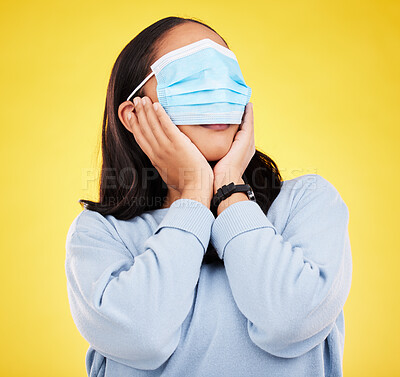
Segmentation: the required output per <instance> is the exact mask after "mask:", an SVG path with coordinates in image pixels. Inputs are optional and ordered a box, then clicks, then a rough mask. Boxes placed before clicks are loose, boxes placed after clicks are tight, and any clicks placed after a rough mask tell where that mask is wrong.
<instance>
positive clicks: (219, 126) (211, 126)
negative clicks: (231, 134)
mask: <svg viewBox="0 0 400 377" xmlns="http://www.w3.org/2000/svg"><path fill="white" fill-rule="evenodd" d="M201 126H202V127H204V128H208V129H210V130H226V129H227V128H229V124H203V125H201Z"/></svg>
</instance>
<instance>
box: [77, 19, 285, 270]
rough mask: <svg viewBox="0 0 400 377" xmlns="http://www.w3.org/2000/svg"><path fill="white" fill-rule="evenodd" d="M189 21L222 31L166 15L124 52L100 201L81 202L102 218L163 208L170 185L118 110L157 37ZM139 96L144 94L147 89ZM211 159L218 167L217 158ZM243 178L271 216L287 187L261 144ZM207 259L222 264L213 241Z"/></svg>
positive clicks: (112, 98)
mask: <svg viewBox="0 0 400 377" xmlns="http://www.w3.org/2000/svg"><path fill="white" fill-rule="evenodd" d="M185 22H196V23H198V24H201V25H203V26H205V27H208V28H209V29H211V30H212V31H214V32H215V33H217V32H216V31H215V30H214V29H213V28H211V27H210V26H208V25H206V24H204V23H203V22H200V21H199V20H197V19H195V18H181V17H166V18H163V19H161V20H159V21H157V22H155V23H153V24H152V25H150V26H148V27H147V28H146V29H144V30H143V31H141V32H140V33H139V34H138V35H137V36H136V37H135V38H133V39H132V40H131V41H130V42H129V43H128V44H127V45H126V46H125V48H124V49H123V50H122V51H121V53H120V54H119V56H118V58H117V60H116V62H115V64H114V66H113V68H112V71H111V76H110V80H109V83H108V87H107V96H106V104H105V109H104V117H103V125H102V137H101V150H102V167H101V173H100V187H99V190H100V195H99V201H98V202H93V201H90V200H86V199H80V200H79V203H80V204H81V205H82V206H83V207H84V208H86V209H88V210H92V211H97V212H99V213H100V214H102V215H103V216H106V215H112V216H114V217H115V218H117V219H120V220H129V219H131V218H133V217H135V216H138V215H141V214H142V213H144V212H146V211H149V210H153V209H159V208H161V207H162V205H163V203H164V200H165V198H166V196H167V192H168V187H167V185H166V183H165V182H164V181H163V180H162V178H161V176H160V175H159V173H158V171H157V169H156V168H155V167H154V166H153V165H152V163H151V162H150V160H149V158H148V157H147V155H146V154H145V153H144V152H143V151H142V149H141V148H140V146H139V145H138V144H137V143H136V141H135V138H134V137H133V135H132V133H131V132H129V131H128V130H127V129H126V128H125V126H124V125H123V124H122V122H121V121H120V119H119V117H118V108H119V105H120V104H121V103H122V102H124V101H125V100H126V98H127V97H128V96H129V95H130V93H131V91H132V88H135V87H137V86H138V85H139V84H140V83H141V82H142V81H143V79H144V78H145V77H146V76H147V75H148V74H149V73H151V71H150V68H149V67H150V65H151V64H152V63H153V62H154V60H155V56H156V52H157V41H159V40H161V38H162V37H163V36H165V34H166V33H167V32H168V31H169V30H170V29H172V28H173V27H175V26H177V25H180V24H183V23H185ZM217 34H218V33H217ZM218 35H219V34H218ZM221 38H222V37H221ZM225 43H226V42H225ZM227 45H228V44H227ZM136 96H139V97H143V96H144V93H143V87H142V88H141V89H140V90H139V91H138V92H137V93H136ZM209 163H210V165H211V166H212V167H213V166H214V164H215V163H216V162H215V161H214V162H209ZM139 173H140V174H139ZM143 173H145V174H143ZM242 178H243V180H244V182H245V183H249V184H250V186H251V187H252V188H253V191H254V194H255V197H256V200H257V203H258V204H259V205H260V207H261V208H262V210H263V211H264V213H265V214H267V211H268V209H269V207H270V206H271V204H272V202H273V201H274V200H275V198H276V197H277V196H278V194H279V192H280V189H281V186H282V177H281V175H280V172H279V170H278V167H277V165H276V164H275V162H274V161H273V160H272V159H271V158H270V157H268V156H267V155H266V154H264V153H262V152H261V151H260V150H258V149H257V148H256V152H255V154H254V156H253V157H252V159H251V161H250V163H249V164H248V166H247V169H246V170H245V172H244V175H243V177H242ZM210 210H211V211H212V212H213V214H214V216H215V217H216V215H217V211H216V208H214V207H213V206H212V205H211V208H210ZM203 263H222V264H223V260H221V259H220V258H219V257H218V254H217V253H216V250H215V248H214V247H213V245H212V244H211V243H209V246H208V248H207V251H206V253H205V255H204V258H203Z"/></svg>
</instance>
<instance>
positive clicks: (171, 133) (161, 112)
mask: <svg viewBox="0 0 400 377" xmlns="http://www.w3.org/2000/svg"><path fill="white" fill-rule="evenodd" d="M155 104H156V105H157V109H156V110H154V111H155V113H156V115H157V116H158V119H159V120H160V123H161V125H162V127H163V130H164V132H165V134H166V135H167V136H168V138H169V139H170V140H171V141H176V140H178V139H181V138H182V135H184V134H183V133H182V132H181V131H180V130H179V128H178V127H177V126H176V125H175V124H174V123H173V122H172V120H171V118H170V117H169V115H168V114H167V112H166V111H165V109H164V108H163V107H162V106H161V104H160V103H159V102H155Z"/></svg>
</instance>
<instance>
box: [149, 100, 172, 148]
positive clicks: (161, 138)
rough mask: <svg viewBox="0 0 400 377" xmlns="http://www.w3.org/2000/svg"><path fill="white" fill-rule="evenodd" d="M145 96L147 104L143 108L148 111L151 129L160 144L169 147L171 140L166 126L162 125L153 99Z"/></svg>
mask: <svg viewBox="0 0 400 377" xmlns="http://www.w3.org/2000/svg"><path fill="white" fill-rule="evenodd" d="M143 98H144V99H145V101H146V104H145V105H144V106H143V108H144V109H145V111H146V115H147V120H148V122H149V124H150V129H151V131H152V132H153V135H154V136H155V138H156V139H157V141H158V144H159V145H160V146H161V147H163V148H167V147H168V146H169V143H170V140H169V138H168V136H167V135H166V133H165V131H164V128H163V127H162V126H161V123H160V120H159V119H158V116H157V114H156V113H155V111H154V107H153V104H152V101H151V99H150V98H149V97H143Z"/></svg>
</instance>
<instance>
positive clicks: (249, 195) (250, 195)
mask: <svg viewBox="0 0 400 377" xmlns="http://www.w3.org/2000/svg"><path fill="white" fill-rule="evenodd" d="M247 195H248V197H249V199H250V200H256V197H255V196H254V192H253V190H252V189H250V190H248V191H247Z"/></svg>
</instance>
